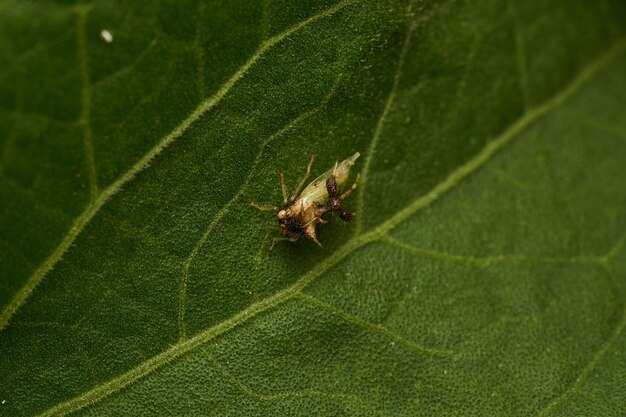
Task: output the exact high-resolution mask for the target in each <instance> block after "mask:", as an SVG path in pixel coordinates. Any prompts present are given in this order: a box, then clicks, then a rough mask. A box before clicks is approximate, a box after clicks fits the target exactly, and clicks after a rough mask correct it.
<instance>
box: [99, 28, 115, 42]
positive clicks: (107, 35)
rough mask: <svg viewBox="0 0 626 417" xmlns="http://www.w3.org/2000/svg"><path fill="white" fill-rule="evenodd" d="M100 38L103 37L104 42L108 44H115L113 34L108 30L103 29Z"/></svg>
mask: <svg viewBox="0 0 626 417" xmlns="http://www.w3.org/2000/svg"><path fill="white" fill-rule="evenodd" d="M100 36H101V37H102V40H104V41H105V42H106V43H111V42H113V34H112V33H111V32H109V31H108V30H106V29H102V30H101V31H100Z"/></svg>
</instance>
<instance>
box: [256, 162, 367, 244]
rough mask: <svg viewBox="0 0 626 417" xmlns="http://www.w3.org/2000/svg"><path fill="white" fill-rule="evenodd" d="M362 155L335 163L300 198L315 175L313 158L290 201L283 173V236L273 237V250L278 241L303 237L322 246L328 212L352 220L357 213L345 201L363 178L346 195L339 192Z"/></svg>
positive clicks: (280, 216)
mask: <svg viewBox="0 0 626 417" xmlns="http://www.w3.org/2000/svg"><path fill="white" fill-rule="evenodd" d="M359 155H360V154H359V153H358V152H357V153H355V154H354V155H352V156H351V157H350V158H348V159H346V160H344V161H342V162H340V163H335V166H334V167H333V168H331V169H329V170H328V171H326V172H325V173H323V174H322V175H320V176H319V177H317V178H316V179H314V180H313V181H312V182H311V183H310V184H309V185H307V186H306V188H305V189H304V190H303V191H302V193H300V195H298V192H299V191H300V188H302V186H303V185H304V182H305V181H306V180H307V178H309V176H310V175H311V166H312V165H313V160H314V159H315V156H311V160H310V161H309V165H308V166H307V169H306V173H305V174H304V176H303V177H302V178H301V179H300V181H298V184H297V186H296V188H295V189H294V191H293V193H291V196H290V197H289V198H287V187H286V186H285V177H284V175H283V173H282V172H281V173H280V187H281V189H282V192H283V209H282V210H280V211H278V214H277V216H276V217H277V220H278V227H280V231H281V232H282V234H283V235H282V236H281V237H274V238H272V245H271V246H270V251H271V250H272V249H273V248H274V245H275V244H276V242H279V241H283V240H288V241H290V242H295V241H296V240H298V239H299V238H300V237H302V236H304V237H306V238H307V239H310V240H312V241H313V242H315V243H317V244H318V245H319V246H322V244H321V243H320V242H319V240H317V234H316V232H315V227H316V226H317V225H318V224H320V223H322V224H323V223H326V220H324V219H322V217H323V216H324V215H325V214H326V213H337V214H338V215H339V218H340V219H341V220H343V221H345V222H349V221H350V220H352V216H353V213H350V212H348V211H346V210H344V209H343V200H345V199H346V198H347V197H348V196H349V195H350V194H352V192H353V191H354V189H355V188H356V186H357V183H358V181H359V177H358V176H357V179H356V180H355V181H354V184H352V186H351V187H350V188H349V189H348V190H347V191H346V192H344V193H342V194H339V193H340V191H339V190H341V189H342V188H343V186H344V185H345V184H346V182H347V181H348V175H349V174H350V168H352V166H353V165H354V161H356V160H357V158H358V157H359ZM296 196H297V198H296ZM251 205H252V207H255V208H257V209H259V210H261V211H266V210H275V211H277V209H276V208H275V207H270V208H268V207H263V206H260V205H258V204H255V203H252V204H251Z"/></svg>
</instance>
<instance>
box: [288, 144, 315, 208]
mask: <svg viewBox="0 0 626 417" xmlns="http://www.w3.org/2000/svg"><path fill="white" fill-rule="evenodd" d="M314 160H315V155H311V160H310V161H309V165H307V167H306V173H305V174H304V175H303V176H302V178H300V181H298V184H297V185H296V188H294V190H293V193H291V197H290V198H289V201H292V202H293V201H295V199H296V197H297V196H298V193H299V192H300V189H301V188H302V186H303V185H304V182H305V181H306V180H307V178H309V177H310V176H311V167H312V166H313V161H314Z"/></svg>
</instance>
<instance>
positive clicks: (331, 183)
mask: <svg viewBox="0 0 626 417" xmlns="http://www.w3.org/2000/svg"><path fill="white" fill-rule="evenodd" d="M326 191H328V197H329V198H331V199H332V198H335V197H337V178H336V177H335V175H334V174H333V175H331V176H330V177H328V179H327V180H326Z"/></svg>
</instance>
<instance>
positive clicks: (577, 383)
mask: <svg viewBox="0 0 626 417" xmlns="http://www.w3.org/2000/svg"><path fill="white" fill-rule="evenodd" d="M605 271H606V272H607V274H608V273H609V272H608V270H606V269H605ZM609 275H610V274H609ZM625 328H626V308H623V311H622V318H621V320H620V322H619V323H618V324H617V326H616V327H615V329H614V330H613V332H612V333H611V336H609V338H608V339H607V340H606V341H605V343H604V344H603V345H602V346H601V347H600V349H599V350H598V351H597V352H596V353H595V354H594V355H593V356H592V357H591V360H590V361H589V362H588V363H587V365H585V367H584V368H583V369H582V371H581V372H580V374H578V376H577V377H576V378H575V379H574V381H573V383H572V384H571V385H570V386H569V388H567V389H566V390H565V391H564V392H563V393H562V394H561V395H559V396H558V397H557V398H555V399H554V400H552V401H551V402H550V403H548V405H546V406H545V407H544V408H543V409H542V410H541V411H539V413H538V414H537V417H546V416H548V415H549V414H550V413H551V412H552V411H553V410H554V409H556V408H557V407H558V406H559V405H561V404H563V403H564V402H565V401H567V400H568V399H569V398H570V397H572V396H573V395H574V394H576V393H577V392H579V391H580V389H581V388H582V385H583V383H584V382H585V381H586V380H587V379H588V378H589V377H590V376H591V373H592V372H593V370H594V369H595V368H596V366H597V365H598V363H599V362H600V361H601V360H602V358H604V356H605V355H606V354H607V352H608V351H609V349H610V348H611V346H613V344H614V343H615V341H616V340H617V338H618V337H619V336H620V335H621V334H622V332H623V331H624V329H625Z"/></svg>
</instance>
